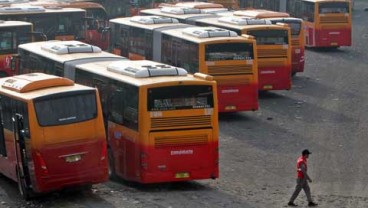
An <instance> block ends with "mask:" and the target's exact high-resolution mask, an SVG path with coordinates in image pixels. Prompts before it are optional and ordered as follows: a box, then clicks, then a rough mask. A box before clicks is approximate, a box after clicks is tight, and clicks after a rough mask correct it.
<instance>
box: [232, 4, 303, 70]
mask: <svg viewBox="0 0 368 208" xmlns="http://www.w3.org/2000/svg"><path fill="white" fill-rule="evenodd" d="M234 15H235V16H245V17H250V18H258V19H268V20H270V21H271V22H272V23H273V24H276V23H279V22H280V23H286V24H288V25H289V27H290V29H291V54H292V55H291V62H292V65H291V73H292V75H295V74H296V73H297V72H303V71H304V47H305V43H304V24H303V20H302V19H299V18H294V17H290V15H289V14H288V13H285V12H275V11H270V10H264V9H253V10H239V11H235V12H234Z"/></svg>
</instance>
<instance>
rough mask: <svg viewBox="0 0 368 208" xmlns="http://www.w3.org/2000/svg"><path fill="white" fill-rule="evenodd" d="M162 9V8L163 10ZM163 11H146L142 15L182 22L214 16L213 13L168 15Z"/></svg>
mask: <svg viewBox="0 0 368 208" xmlns="http://www.w3.org/2000/svg"><path fill="white" fill-rule="evenodd" d="M161 9H162V8H161ZM161 9H159V8H157V9H144V10H142V11H141V13H142V14H148V15H159V16H165V17H172V18H176V19H180V20H185V19H189V18H194V17H211V16H214V14H212V13H202V12H200V11H199V13H196V14H179V13H177V14H175V13H168V12H162V11H161Z"/></svg>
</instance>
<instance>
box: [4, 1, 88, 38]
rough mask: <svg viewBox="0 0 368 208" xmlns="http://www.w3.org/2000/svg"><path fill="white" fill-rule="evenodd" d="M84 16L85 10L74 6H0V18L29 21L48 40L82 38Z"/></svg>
mask: <svg viewBox="0 0 368 208" xmlns="http://www.w3.org/2000/svg"><path fill="white" fill-rule="evenodd" d="M85 16H86V11H85V10H83V9H75V8H62V9H60V8H45V7H42V6H30V5H22V6H16V5H12V6H10V7H0V19H2V20H8V21H10V20H13V21H26V22H31V23H32V24H33V30H34V32H39V33H43V34H45V35H46V37H47V39H49V40H50V39H51V40H53V39H55V40H84V39H85V30H86V26H85V21H84V18H85ZM41 40H43V39H41Z"/></svg>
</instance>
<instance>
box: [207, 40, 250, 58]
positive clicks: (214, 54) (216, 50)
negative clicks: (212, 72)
mask: <svg viewBox="0 0 368 208" xmlns="http://www.w3.org/2000/svg"><path fill="white" fill-rule="evenodd" d="M252 48H253V45H251V44H248V43H227V44H210V45H206V49H205V50H206V52H205V57H206V61H224V60H251V59H253V50H251V49H252ZM244 49H246V50H244Z"/></svg>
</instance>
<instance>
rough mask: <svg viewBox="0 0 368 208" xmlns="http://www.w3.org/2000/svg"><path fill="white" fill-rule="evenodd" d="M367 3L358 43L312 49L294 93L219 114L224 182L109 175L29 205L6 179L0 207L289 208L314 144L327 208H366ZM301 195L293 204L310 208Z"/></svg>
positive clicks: (314, 168) (359, 2)
mask: <svg viewBox="0 0 368 208" xmlns="http://www.w3.org/2000/svg"><path fill="white" fill-rule="evenodd" d="M364 8H368V1H366V0H356V3H355V9H354V21H353V24H354V26H353V31H354V32H353V46H352V47H346V48H340V49H338V50H332V51H323V50H307V51H306V71H305V73H302V74H298V75H297V76H296V77H295V79H294V82H293V89H292V90H291V91H282V92H277V93H267V94H263V95H261V109H260V110H259V111H257V112H248V113H238V114H228V115H221V116H220V157H221V161H220V168H221V169H220V174H221V176H220V179H218V180H205V181H196V182H189V183H175V184H156V185H149V186H140V185H136V184H127V183H124V182H122V181H116V182H112V181H110V182H108V183H105V184H101V185H96V186H94V187H93V189H92V191H90V192H88V191H85V192H83V191H82V192H69V191H68V192H59V193H53V194H50V195H46V196H44V197H42V198H40V199H36V200H34V201H31V202H24V201H22V200H21V199H20V197H19V194H18V191H17V187H16V184H15V183H13V182H11V181H9V180H7V179H5V178H4V177H0V207H1V208H3V207H4V208H5V207H47V208H48V207H50V208H51V207H55V208H56V207H57V208H64V207H65V208H87V207H93V208H94V207H97V208H105V207H106V208H110V207H111V208H112V207H128V208H138V207H159V208H161V207H166V208H176V207H201V208H206V207H208V208H210V207H211V208H212V207H239V208H258V207H259V208H266V207H267V208H268V207H271V208H273V207H274V208H279V207H285V206H286V203H287V201H288V199H289V197H290V195H291V193H292V191H293V188H294V185H295V179H294V177H295V160H296V158H297V157H298V156H299V154H300V151H301V150H302V149H304V148H309V149H310V150H311V151H312V152H313V153H312V155H311V156H310V160H309V173H310V176H311V177H312V179H314V181H313V183H312V184H311V188H312V194H313V197H314V199H315V201H317V202H318V203H319V204H320V207H323V208H325V207H327V208H366V207H368V187H367V184H368V168H367V167H368V158H367V149H368V139H367V138H368V130H367V129H368V128H367V126H368V111H367V107H368V53H367V49H368V11H366V12H365V11H364ZM305 201H306V200H305V195H304V193H301V195H300V196H299V198H298V199H297V201H296V203H298V204H299V207H306V202H305Z"/></svg>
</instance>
